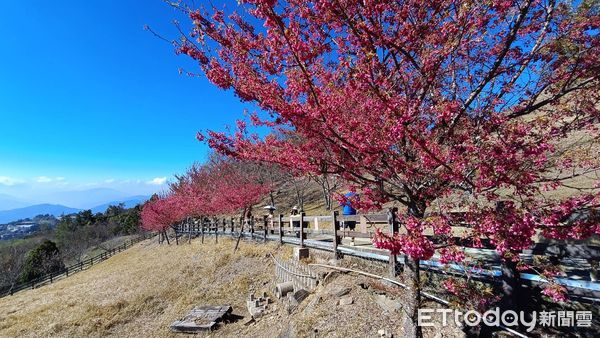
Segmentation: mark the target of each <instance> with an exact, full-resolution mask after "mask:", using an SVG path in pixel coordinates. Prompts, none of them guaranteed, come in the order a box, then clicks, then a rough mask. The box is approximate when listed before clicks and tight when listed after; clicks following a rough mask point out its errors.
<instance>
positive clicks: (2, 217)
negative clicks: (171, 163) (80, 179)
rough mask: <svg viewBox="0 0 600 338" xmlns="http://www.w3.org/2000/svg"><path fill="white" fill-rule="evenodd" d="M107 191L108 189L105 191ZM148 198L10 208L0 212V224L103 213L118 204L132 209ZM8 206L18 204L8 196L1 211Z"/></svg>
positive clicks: (1, 204)
mask: <svg viewBox="0 0 600 338" xmlns="http://www.w3.org/2000/svg"><path fill="white" fill-rule="evenodd" d="M94 190H96V189H94ZM94 190H92V191H87V193H88V194H91V193H93V191H94ZM107 190H109V189H107ZM79 193H81V192H78V194H77V195H80V194H79ZM6 196H8V195H0V198H3V197H6ZM103 196H104V197H106V196H108V195H107V194H104V195H103ZM149 198H150V197H149V196H129V197H125V198H117V199H115V200H108V201H109V202H107V200H106V199H104V200H102V201H101V202H100V203H98V204H97V205H95V206H92V207H83V208H81V207H79V208H73V207H68V206H65V205H63V204H49V203H42V204H35V205H28V206H25V207H17V208H12V209H9V210H1V211H0V224H4V223H8V222H12V221H16V220H19V219H24V218H32V217H35V216H37V215H45V214H50V215H54V216H57V217H58V216H60V215H63V214H65V215H67V214H72V213H77V212H80V211H82V210H87V209H90V210H92V212H93V213H98V212H105V211H106V209H108V207H109V206H111V205H118V204H120V203H123V204H124V206H125V208H132V207H134V206H136V205H138V204H140V203H143V202H145V201H147V200H148V199H149ZM95 199H99V198H92V199H89V198H88V200H95ZM100 200H101V199H100ZM23 203H25V202H23ZM9 205H19V204H18V202H15V200H11V199H10V196H8V198H5V200H2V199H0V209H3V208H4V207H6V206H9ZM77 205H82V204H81V203H78V204H77ZM83 205H88V204H83Z"/></svg>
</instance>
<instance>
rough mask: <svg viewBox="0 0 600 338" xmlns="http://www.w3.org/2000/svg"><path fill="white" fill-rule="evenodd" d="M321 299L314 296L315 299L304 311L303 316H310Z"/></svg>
mask: <svg viewBox="0 0 600 338" xmlns="http://www.w3.org/2000/svg"><path fill="white" fill-rule="evenodd" d="M322 299H323V298H321V296H316V297H315V299H313V300H312V301H311V302H310V303H309V304H308V305H307V306H306V308H305V309H304V314H305V315H310V314H311V313H312V312H313V311H314V310H315V308H316V307H317V306H318V305H319V303H320V302H321V300H322Z"/></svg>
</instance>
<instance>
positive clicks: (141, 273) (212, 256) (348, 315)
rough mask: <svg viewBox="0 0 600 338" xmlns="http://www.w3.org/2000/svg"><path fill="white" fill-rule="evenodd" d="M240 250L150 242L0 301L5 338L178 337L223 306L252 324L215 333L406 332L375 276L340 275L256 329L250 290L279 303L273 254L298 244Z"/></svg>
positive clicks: (273, 308) (278, 306)
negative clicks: (195, 314) (193, 317)
mask: <svg viewBox="0 0 600 338" xmlns="http://www.w3.org/2000/svg"><path fill="white" fill-rule="evenodd" d="M209 242H210V243H209ZM233 245H234V243H233V241H232V240H228V239H225V238H222V239H220V240H219V244H214V239H213V238H211V239H208V240H207V241H206V243H205V244H201V243H200V240H194V241H193V242H192V244H187V243H185V244H180V245H179V246H176V245H170V246H168V245H158V244H157V243H156V239H152V240H148V241H144V242H141V243H140V244H138V245H136V246H135V247H133V248H131V249H129V250H127V251H125V252H123V253H121V254H118V255H116V256H114V257H112V258H110V259H109V260H107V261H104V262H102V263H101V264H98V265H97V266H94V267H93V268H91V269H89V270H86V271H83V272H81V273H79V274H76V275H74V276H73V277H69V278H67V279H63V280H61V281H59V282H57V283H55V284H51V285H48V286H45V287H42V288H40V289H36V290H29V291H25V292H22V293H19V294H17V295H15V296H12V297H6V298H3V299H0V314H1V315H0V337H16V336H18V337H40V336H44V337H46V336H51V337H174V336H176V334H174V333H171V332H170V331H169V325H170V324H171V323H172V322H173V321H174V320H176V319H178V318H180V317H182V316H183V315H184V314H185V313H187V312H188V311H189V310H190V309H191V308H193V307H194V306H201V305H223V304H229V305H232V306H233V308H234V314H237V315H240V316H244V317H245V318H244V319H241V320H239V321H237V322H235V323H231V324H226V325H224V326H223V327H221V328H220V329H219V330H217V331H215V332H214V333H213V334H208V336H215V337H217V336H218V337H221V336H227V337H277V336H280V335H282V334H283V335H286V336H289V337H294V336H311V335H313V333H314V331H315V330H317V331H318V336H339V337H342V336H353V337H355V336H362V337H366V336H370V337H373V336H376V335H377V332H378V331H379V330H381V329H386V330H390V332H394V333H398V332H399V330H401V329H400V323H401V321H400V320H399V318H400V313H398V312H395V313H389V312H383V311H382V309H381V308H380V307H379V305H377V303H376V302H375V301H374V297H378V295H376V294H374V293H373V292H371V291H367V290H364V289H363V288H361V287H359V286H358V285H369V284H370V283H373V280H372V279H368V278H366V277H365V278H361V277H355V276H349V275H339V274H334V275H332V276H331V277H329V278H328V282H327V283H326V284H325V286H324V287H320V288H319V289H318V290H317V293H316V294H313V295H311V296H310V297H309V298H308V299H307V300H305V301H304V302H303V303H302V304H301V306H300V307H299V308H298V309H297V310H296V311H295V312H293V313H292V314H288V312H287V310H286V309H285V308H284V306H283V304H282V303H281V302H279V301H275V302H274V303H272V304H271V305H270V306H269V308H270V311H269V313H268V314H267V315H265V316H264V317H262V318H260V319H258V320H257V321H256V322H255V323H252V324H249V325H247V323H246V320H247V318H249V314H248V312H247V310H246V303H245V302H246V299H247V297H248V296H249V294H250V292H256V293H261V294H262V292H263V291H267V292H269V294H270V295H271V297H273V296H272V292H271V291H272V289H273V286H274V282H275V276H274V266H273V262H272V260H271V259H270V258H269V253H273V254H274V255H276V256H278V257H282V258H289V257H290V255H291V248H290V247H288V246H283V247H279V248H278V247H277V246H276V245H275V244H273V243H270V244H261V245H256V244H252V243H244V242H242V244H241V246H240V250H238V252H237V253H235V254H234V253H233V250H232V248H233ZM313 259H314V258H313ZM317 259H318V258H317ZM341 286H343V287H349V288H350V289H351V290H352V291H351V293H350V296H352V297H353V299H354V302H353V304H352V305H339V304H338V301H339V299H338V298H339V297H336V296H334V295H332V290H335V289H336V288H339V287H341ZM365 323H370V324H369V325H365ZM446 330H455V329H451V328H448V329H446ZM449 332H452V331H449ZM426 333H428V334H427V336H431V337H433V336H434V334H435V332H433V331H427V332H426ZM454 333H456V332H454ZM449 336H455V335H454V334H451V335H449Z"/></svg>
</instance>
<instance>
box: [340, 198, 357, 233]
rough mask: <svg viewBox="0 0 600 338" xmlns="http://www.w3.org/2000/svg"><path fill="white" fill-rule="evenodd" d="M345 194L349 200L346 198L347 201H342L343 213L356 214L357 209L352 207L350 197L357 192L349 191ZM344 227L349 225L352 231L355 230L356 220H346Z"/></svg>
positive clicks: (347, 214)
mask: <svg viewBox="0 0 600 338" xmlns="http://www.w3.org/2000/svg"><path fill="white" fill-rule="evenodd" d="M344 196H345V197H346V199H347V200H346V202H344V203H342V207H343V209H342V215H344V216H350V215H356V209H354V208H353V207H352V202H350V199H351V198H352V197H354V196H356V194H355V193H353V192H349V193H346V194H345V195H344ZM344 227H347V228H348V229H350V230H351V231H354V230H355V229H356V221H345V222H344Z"/></svg>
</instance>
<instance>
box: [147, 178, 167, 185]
mask: <svg viewBox="0 0 600 338" xmlns="http://www.w3.org/2000/svg"><path fill="white" fill-rule="evenodd" d="M165 183H167V178H166V177H155V178H154V179H153V180H151V181H148V182H146V184H151V185H163V184H165Z"/></svg>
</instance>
